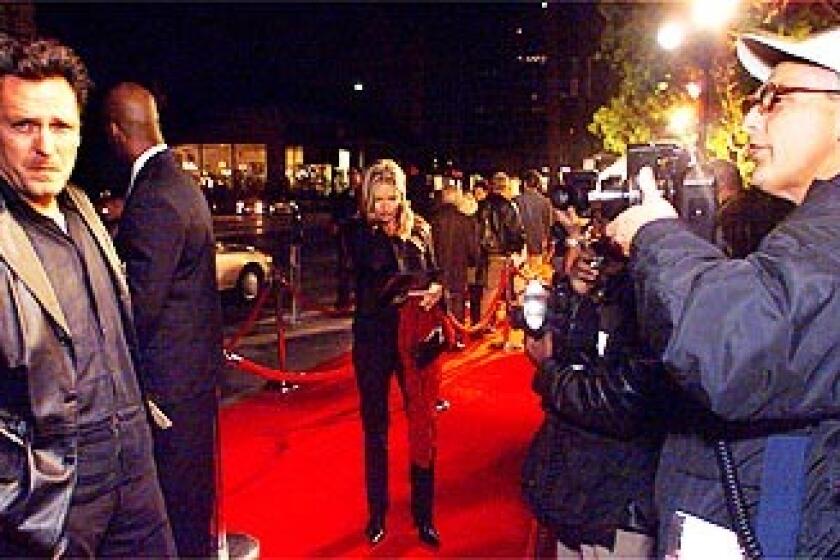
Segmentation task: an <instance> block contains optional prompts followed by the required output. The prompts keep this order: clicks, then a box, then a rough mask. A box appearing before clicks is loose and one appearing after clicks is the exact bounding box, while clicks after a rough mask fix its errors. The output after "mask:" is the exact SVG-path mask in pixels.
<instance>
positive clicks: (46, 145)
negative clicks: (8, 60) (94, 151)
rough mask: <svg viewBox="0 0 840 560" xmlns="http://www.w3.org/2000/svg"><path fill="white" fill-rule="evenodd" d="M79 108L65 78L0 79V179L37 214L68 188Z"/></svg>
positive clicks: (77, 130)
mask: <svg viewBox="0 0 840 560" xmlns="http://www.w3.org/2000/svg"><path fill="white" fill-rule="evenodd" d="M80 127H81V124H80V115H79V106H78V104H77V102H76V95H75V93H74V92H73V89H72V88H71V87H70V84H69V83H68V82H67V80H65V79H64V78H46V79H43V80H24V79H21V78H17V77H15V76H4V77H2V78H0V175H2V176H3V177H4V178H5V179H6V180H7V181H8V182H9V183H10V184H11V186H12V188H14V189H15V190H16V191H18V192H19V193H20V194H21V196H22V197H23V198H24V199H25V200H27V201H28V202H29V203H30V204H31V205H32V206H33V207H35V208H36V210H37V209H49V208H51V207H52V206H54V204H55V198H56V196H57V195H58V194H59V193H60V192H61V191H62V189H64V187H65V186H66V185H67V181H68V180H69V179H70V174H71V172H72V171H73V165H74V164H75V162H76V153H77V151H78V149H79V143H80V141H81V134H80Z"/></svg>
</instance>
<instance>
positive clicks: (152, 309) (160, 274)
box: [115, 150, 222, 404]
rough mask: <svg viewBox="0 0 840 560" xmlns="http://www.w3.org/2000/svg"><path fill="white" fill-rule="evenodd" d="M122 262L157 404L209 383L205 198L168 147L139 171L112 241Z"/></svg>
mask: <svg viewBox="0 0 840 560" xmlns="http://www.w3.org/2000/svg"><path fill="white" fill-rule="evenodd" d="M115 242H116V246H117V251H118V252H119V254H120V257H121V258H122V259H123V260H124V261H125V264H126V272H127V276H128V285H129V289H130V290H131V298H132V305H133V309H134V318H135V326H136V330H137V340H138V346H139V354H140V357H139V364H138V371H139V375H140V379H141V381H142V382H143V385H144V388H145V389H146V391H147V392H148V393H149V395H150V396H151V397H152V398H153V399H154V400H155V401H156V402H158V403H160V404H173V403H177V402H179V401H183V400H186V399H190V398H193V397H196V396H199V395H202V394H205V393H206V392H208V391H212V390H214V389H215V387H216V385H217V379H218V375H219V371H220V369H221V365H222V321H221V307H220V302H219V294H218V292H217V290H216V262H215V242H214V238H213V223H212V219H211V217H210V210H209V208H208V207H207V201H206V200H205V199H204V196H203V195H202V193H201V190H200V189H199V187H198V185H196V184H195V182H193V180H192V179H191V178H190V177H189V175H187V174H186V173H184V171H182V170H181V168H180V167H179V165H178V163H177V161H176V160H175V157H174V155H173V154H172V152H171V151H170V150H166V151H164V152H161V153H159V154H157V155H155V156H153V157H152V158H151V159H149V161H147V162H146V165H145V166H143V168H142V169H141V170H140V172H139V173H138V175H137V178H136V179H135V182H134V187H133V189H132V191H131V193H130V194H129V196H128V199H127V200H126V201H125V207H124V209H123V214H122V218H121V221H120V225H119V229H118V231H117V236H116V239H115Z"/></svg>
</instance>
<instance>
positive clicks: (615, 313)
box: [0, 29, 840, 558]
mask: <svg viewBox="0 0 840 560" xmlns="http://www.w3.org/2000/svg"><path fill="white" fill-rule="evenodd" d="M838 42H840V29H838V30H829V31H827V32H823V33H821V34H816V35H814V36H812V37H810V38H808V39H805V40H802V41H791V40H788V39H785V38H780V37H775V36H767V35H757V34H748V35H744V36H742V37H741V38H740V39H739V42H738V56H739V58H740V60H741V62H742V64H743V66H744V67H745V69H746V70H747V71H748V72H749V73H750V74H751V75H752V76H754V77H755V78H757V79H758V80H760V81H761V82H762V85H761V87H760V88H759V89H758V90H757V91H756V92H755V94H754V95H753V96H752V97H751V98H750V101H751V105H750V107H749V110H748V111H747V113H746V116H745V125H746V128H747V130H748V132H749V135H750V144H749V150H750V155H751V156H752V158H753V160H754V161H755V163H756V168H755V170H754V172H753V174H752V182H753V184H754V185H755V186H756V187H758V189H759V190H756V189H744V188H743V184H742V182H741V180H740V175H739V174H738V172H737V169H736V168H735V167H734V166H733V165H732V164H729V163H727V162H713V163H712V164H710V165H709V170H710V172H711V173H712V174H713V175H714V177H715V179H716V184H717V187H718V188H717V193H718V200H717V204H718V206H719V214H718V223H717V233H716V236H715V237H716V238H715V240H713V241H714V242H711V241H709V240H704V239H701V238H699V237H698V236H696V235H695V234H693V233H692V232H691V231H689V230H688V229H687V227H686V225H685V224H684V223H683V222H681V221H680V220H677V219H675V218H677V217H678V216H677V212H676V210H675V209H674V207H673V206H672V205H671V203H670V202H668V201H667V200H665V199H664V198H663V197H662V194H661V193H660V192H659V191H658V190H657V188H656V181H655V178H654V176H653V172H652V170H651V169H649V168H643V169H642V170H641V172H640V173H639V176H638V181H639V184H640V185H641V189H642V193H643V197H642V200H641V202H640V203H639V204H636V205H633V206H631V207H629V208H628V209H626V210H625V211H623V212H622V213H621V214H619V215H618V216H617V217H616V218H615V219H613V220H612V221H611V222H610V223H609V224H608V225H607V226H606V228H605V231H599V232H597V233H598V235H601V236H604V238H605V239H607V238H608V239H610V240H611V243H613V244H614V245H615V246H617V247H618V248H619V249H620V250H621V252H622V253H623V256H622V257H615V256H613V257H612V258H611V260H610V259H608V261H607V262H606V263H605V261H604V258H603V257H604V255H599V254H597V253H596V252H595V245H593V244H592V243H591V241H592V239H591V237H587V236H588V235H590V234H591V233H592V232H591V230H587V228H588V227H589V224H587V223H586V222H585V221H584V220H583V219H582V218H581V217H580V216H578V215H577V214H576V213H575V211H574V210H573V209H568V208H555V207H553V206H552V204H551V202H549V199H548V198H547V197H546V193H545V185H546V181H545V179H544V178H543V177H542V176H541V175H540V173H539V172H537V171H535V170H529V171H527V172H525V173H524V174H523V181H522V183H523V189H522V192H521V193H514V192H512V182H511V180H510V177H509V176H508V175H507V173H506V172H503V171H498V172H496V173H494V174H493V175H492V176H491V177H490V180H489V181H479V182H478V183H477V184H475V185H474V186H473V188H472V189H471V192H463V191H462V189H461V188H460V186H458V185H456V184H455V183H454V182H453V183H449V184H446V185H444V187H443V189H442V190H441V192H440V199H439V200H436V201H435V203H434V204H428V205H424V206H423V208H422V212H418V211H417V210H418V209H417V208H413V207H412V204H411V203H410V192H409V188H408V185H407V179H406V174H405V172H404V171H403V169H402V168H401V167H400V165H399V164H397V163H396V162H395V161H393V160H390V159H384V160H379V161H377V162H375V163H373V164H372V165H371V166H369V167H368V168H367V169H366V170H364V173H363V174H362V173H359V174H354V175H352V176H351V180H350V182H351V186H352V191H351V195H352V196H348V197H347V200H344V201H343V205H342V207H341V208H340V210H339V211H337V212H336V216H335V218H336V220H335V226H336V227H335V233H336V238H337V251H338V255H339V258H338V267H339V288H338V292H337V301H336V304H337V307H341V308H349V307H351V306H352V308H353V327H352V331H353V353H352V359H353V366H354V371H355V379H356V385H357V388H358V392H359V396H360V399H359V402H360V416H361V425H362V432H363V448H364V473H365V490H366V495H367V506H368V520H367V524H366V526H365V527H364V530H363V533H364V536H365V538H366V539H367V540H368V541H369V542H370V544H371V545H376V544H378V543H380V542H381V541H382V540H383V539H384V538H385V537H386V534H387V528H386V527H387V525H386V520H387V511H388V507H389V491H388V425H389V416H388V415H389V408H388V394H389V392H390V383H391V379H392V378H396V380H397V382H398V384H399V387H400V389H401V392H402V395H403V399H404V402H405V412H406V415H407V418H408V440H409V451H410V468H409V473H408V475H409V482H410V488H411V500H410V507H411V515H412V519H413V521H414V524H415V526H416V529H417V535H418V538H419V540H420V541H421V542H422V543H424V544H425V545H428V546H430V547H433V548H437V547H439V546H440V544H441V535H440V534H439V532H438V529H437V527H436V525H435V522H434V514H433V513H434V495H435V459H436V451H437V449H436V448H437V443H436V440H437V438H436V414H437V410H438V408H439V407H438V405H439V403H440V395H439V376H440V364H439V360H438V359H437V357H438V356H439V354H440V353H441V352H443V351H445V350H447V349H449V350H460V349H463V348H464V346H465V345H466V343H467V342H468V339H467V338H466V332H467V331H465V330H464V329H460V330H458V329H456V332H455V338H454V339H451V340H447V337H446V334H445V333H446V332H447V329H446V328H445V325H444V323H445V314H447V313H451V315H452V317H454V318H455V320H456V321H457V322H458V323H464V324H469V323H470V322H471V323H472V324H474V325H482V326H485V325H483V323H485V321H483V320H482V319H483V317H484V314H485V313H491V312H492V309H493V307H494V305H495V303H496V302H497V298H499V297H501V301H502V302H504V303H509V302H511V301H512V300H513V299H515V296H516V294H517V293H518V292H519V291H521V290H522V286H523V283H522V279H523V278H527V277H535V278H541V279H543V281H546V282H550V283H551V284H552V286H553V288H554V290H555V294H560V295H561V296H562V297H555V301H553V302H552V303H551V304H552V305H554V306H555V307H557V309H554V310H553V311H554V315H553V320H552V323H551V325H550V327H551V328H549V329H547V330H543V331H539V332H536V331H533V330H529V331H528V332H527V333H524V334H523V333H522V332H519V333H515V332H511V328H510V325H509V323H510V321H509V319H510V317H507V319H508V320H507V321H505V320H502V321H496V322H495V325H496V327H494V326H493V325H494V322H493V321H486V327H487V329H486V330H485V331H479V332H476V333H475V335H476V336H483V335H485V334H488V333H490V334H494V336H495V338H496V340H495V342H496V344H495V346H494V347H496V348H499V349H503V350H506V351H515V350H519V349H521V348H522V338H521V337H523V336H524V342H525V344H526V346H527V348H526V352H527V354H528V356H529V357H530V358H531V359H532V360H533V361H534V364H535V374H534V378H533V389H534V391H535V392H536V393H537V394H538V395H539V396H540V398H541V403H542V408H543V410H544V413H545V417H544V421H543V423H542V425H541V426H540V428H539V430H538V432H537V433H536V434H535V436H534V438H533V441H532V442H531V445H530V448H529V452H528V456H527V459H526V461H525V464H524V467H523V476H522V490H523V497H524V499H525V502H526V503H527V504H528V506H529V507H530V509H531V511H532V512H533V514H534V516H535V518H536V521H537V522H538V526H539V531H538V532H537V535H536V538H535V539H534V547H533V550H531V551H530V552H531V553H532V554H533V555H534V556H535V557H563V558H594V557H640V558H641V557H651V556H654V555H656V556H679V554H681V553H683V552H685V553H688V552H689V551H687V550H686V551H681V550H680V547H681V546H683V545H684V544H685V543H687V542H688V540H687V539H685V538H684V537H685V536H686V534H687V532H688V531H690V530H691V527H693V526H695V525H694V524H693V522H694V521H699V522H701V523H705V524H711V525H715V526H717V527H718V528H720V532H719V533H714V534H718V535H721V536H720V537H712V538H711V540H720V541H721V542H724V543H725V542H729V541H730V540H731V542H734V543H735V548H736V550H737V549H740V551H741V552H739V553H742V554H744V555H745V556H746V557H748V558H758V557H762V555H763V554H764V555H767V556H768V557H785V556H793V555H796V556H806V557H834V556H838V555H840V536H838V531H837V527H840V505H838V504H840V499H839V496H838V488H840V485H838V481H837V480H836V479H837V472H840V468H838V465H840V445H838V442H840V419H838V418H840V416H838V415H840V409H839V408H838V404H837V398H836V392H837V386H838V375H837V372H838V371H840V344H838V340H837V335H836V334H835V332H836V329H835V328H834V326H835V325H834V323H833V318H834V317H836V315H835V313H838V311H839V310H838V305H840V303H838V301H840V298H838V296H837V290H838V289H840V282H838V278H840V261H839V260H838V257H837V255H838V253H840V251H838V249H840V234H839V233H838V232H840V229H838V218H840V184H838V182H840V60H838V59H837V57H836V55H835V54H834V53H835V52H837V49H836V48H834V47H835V46H836V45H837V43H838ZM827 45H828V46H829V47H831V48H826V46H827ZM90 85H91V84H90V80H89V78H88V75H87V72H86V70H85V67H84V65H83V63H82V61H81V60H80V59H79V57H78V56H77V55H76V54H75V53H74V52H73V51H72V50H71V49H69V48H68V47H66V46H64V45H61V44H59V43H57V42H55V41H49V40H41V39H34V40H16V39H12V38H8V37H2V38H0V386H2V390H0V555H2V556H31V555H43V556H52V557H57V556H71V557H75V556H84V557H95V556H120V557H140V556H145V557H149V556H151V557H176V556H185V557H209V556H213V555H214V554H215V547H216V546H217V545H216V543H215V542H214V531H215V529H214V526H213V525H214V511H215V507H216V503H215V502H216V497H215V492H216V486H215V480H214V476H215V473H216V470H215V467H216V465H215V460H216V457H215V446H216V438H217V434H216V428H217V416H218V376H219V373H220V370H221V366H222V363H223V362H222V360H223V357H222V334H221V332H222V331H221V311H220V305H219V299H218V293H217V290H216V286H215V270H214V267H215V263H214V255H213V251H214V242H213V231H212V221H211V218H210V213H209V210H208V207H207V203H206V201H205V200H204V198H203V197H202V195H201V192H200V190H199V189H198V188H197V187H196V185H195V184H194V183H193V181H192V179H191V178H190V177H189V176H188V175H187V174H185V173H184V171H183V170H182V169H181V168H180V167H179V166H178V164H177V162H176V160H175V158H174V156H173V154H172V152H171V151H170V149H169V148H168V147H167V145H166V144H165V142H164V139H163V134H162V132H161V128H160V122H159V116H158V112H157V105H156V102H155V99H154V97H153V95H152V94H151V93H150V92H149V91H148V90H147V89H146V88H144V87H143V86H141V85H139V84H135V83H121V84H119V85H117V86H116V87H114V88H113V89H111V90H110V91H109V92H108V94H107V96H106V97H105V104H104V111H103V112H104V115H103V117H104V118H103V119H102V120H101V122H102V123H103V125H104V130H103V133H104V134H105V135H106V136H107V137H108V139H109V141H110V143H111V145H112V147H113V149H114V153H115V156H116V157H117V158H119V159H120V160H121V161H122V162H123V163H124V164H125V165H126V166H129V168H130V182H129V184H128V188H127V194H126V198H125V206H124V209H123V213H122V217H121V219H120V221H119V223H118V224H117V226H116V231H115V232H113V233H114V241H113V242H112V241H111V236H110V235H109V233H108V232H107V231H106V230H105V228H104V227H103V225H102V223H101V221H100V220H99V219H98V218H97V216H96V214H95V212H94V210H93V208H92V206H91V204H90V203H89V201H88V200H87V198H86V197H85V195H84V194H83V193H82V191H81V190H80V189H78V188H77V187H74V186H72V185H70V184H69V179H70V175H71V173H72V171H73V167H74V164H75V159H76V152H77V150H78V147H79V142H80V129H81V124H82V111H83V108H84V106H85V101H86V98H87V94H88V91H89V88H90ZM758 216H761V219H757V217H758ZM555 225H557V226H559V227H561V228H565V232H566V235H565V236H562V237H561V236H560V235H558V234H557V233H556V232H555V233H552V227H553V226H555ZM584 231H589V234H587V236H585V235H584V233H583V232H584ZM561 239H563V241H562V242H559V241H560V240H561ZM122 263H124V266H123V264H122ZM549 265H552V266H549ZM511 271H515V273H513V274H512V273H511ZM547 272H550V273H551V274H550V276H551V278H550V279H548V278H547V277H546V274H547ZM596 287H597V289H596ZM596 292H597V294H596ZM560 300H562V302H561V301H560ZM467 306H469V309H470V314H471V315H470V319H471V321H467V317H468V316H467V311H466V309H467ZM500 307H501V309H502V313H504V312H505V311H507V312H508V313H509V309H508V310H506V307H507V306H505V305H502V306H500ZM501 318H502V317H499V319H501ZM780 480H787V481H788V482H787V483H785V484H781V483H780V482H779V481H780ZM712 544H713V543H711V542H710V541H707V542H706V544H705V546H712Z"/></svg>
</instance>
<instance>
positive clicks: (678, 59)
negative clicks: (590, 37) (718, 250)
mask: <svg viewBox="0 0 840 560" xmlns="http://www.w3.org/2000/svg"><path fill="white" fill-rule="evenodd" d="M733 1H736V0H733ZM599 9H600V12H601V15H602V17H603V19H604V31H603V34H602V37H601V44H600V48H599V51H598V54H597V57H598V59H599V60H600V61H602V62H603V63H605V64H606V65H607V67H608V68H609V69H610V72H611V75H612V77H613V79H612V81H613V83H612V84H610V85H611V86H612V88H613V93H612V97H611V98H610V99H609V100H608V101H607V102H606V104H605V105H603V106H601V107H600V108H598V109H597V110H596V111H595V113H594V115H593V117H592V122H591V123H590V125H589V131H590V132H592V133H593V134H595V135H596V136H598V137H600V138H601V139H602V141H603V145H604V149H605V150H606V151H609V152H613V153H617V154H620V153H623V152H624V151H625V150H626V148H627V145H628V144H631V143H640V142H649V141H652V140H656V139H661V138H665V137H673V133H671V132H668V130H667V125H668V119H669V117H670V113H671V111H672V110H673V109H674V108H675V107H676V106H677V105H692V104H696V103H697V102H696V101H694V100H693V99H691V97H690V96H689V94H688V92H687V90H686V87H685V84H687V83H689V82H690V81H695V82H701V81H702V77H703V74H704V68H705V70H706V71H707V72H708V76H709V77H710V80H709V81H710V82H711V83H710V85H711V87H710V88H709V91H708V93H707V94H705V95H706V97H705V100H706V103H705V104H704V106H705V107H706V115H705V120H706V122H707V123H708V128H707V130H708V133H707V137H706V145H705V151H706V153H708V154H710V155H711V156H713V157H720V158H725V159H730V160H732V161H736V162H737V163H738V164H739V166H740V167H741V168H742V169H743V170H744V171H746V172H748V171H749V164H748V162H747V161H745V160H744V158H743V149H742V148H743V146H744V145H745V143H746V141H747V136H746V133H745V131H744V129H743V127H742V125H741V122H742V120H743V113H742V110H741V104H742V101H743V99H744V97H745V94H746V93H747V92H749V91H751V90H752V89H754V88H755V87H756V84H755V83H754V82H752V81H751V78H749V77H748V76H747V75H746V73H745V72H744V71H743V70H742V69H741V67H740V65H739V64H738V62H737V60H736V56H735V38H736V37H737V35H738V34H739V33H740V32H742V31H745V30H756V29H761V30H765V31H772V32H775V33H781V34H785V35H791V36H795V37H803V36H807V35H808V34H809V33H811V32H814V31H818V30H821V29H825V28H827V27H831V26H835V25H838V24H840V2H834V1H827V0H821V1H812V2H794V1H791V0H741V2H740V5H739V12H738V14H737V15H736V17H735V19H734V20H733V21H732V22H731V23H730V26H729V28H728V29H727V30H725V31H724V32H722V33H720V34H718V35H715V36H712V35H710V34H709V33H710V32H703V33H701V32H695V33H693V34H691V35H690V36H689V40H688V41H687V43H686V44H685V45H683V47H681V48H680V49H679V50H678V51H675V52H666V51H664V50H662V49H661V48H660V47H659V46H658V44H657V41H656V34H657V31H658V28H659V26H660V25H661V24H662V23H663V22H665V21H667V20H670V19H673V18H680V19H681V20H683V21H688V20H689V19H690V5H689V3H688V2H679V3H673V2H670V3H650V2H643V1H636V2H624V3H616V2H615V1H612V0H600V6H599ZM605 86H606V84H605Z"/></svg>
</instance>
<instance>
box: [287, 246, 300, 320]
mask: <svg viewBox="0 0 840 560" xmlns="http://www.w3.org/2000/svg"><path fill="white" fill-rule="evenodd" d="M300 249H301V245H300V244H299V243H292V244H291V245H290V246H289V284H290V286H291V291H292V294H291V305H292V310H291V318H290V319H289V322H290V323H291V324H293V325H295V324H297V322H298V311H299V310H298V305H299V302H298V298H297V294H299V293H300V289H301V262H300Z"/></svg>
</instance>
